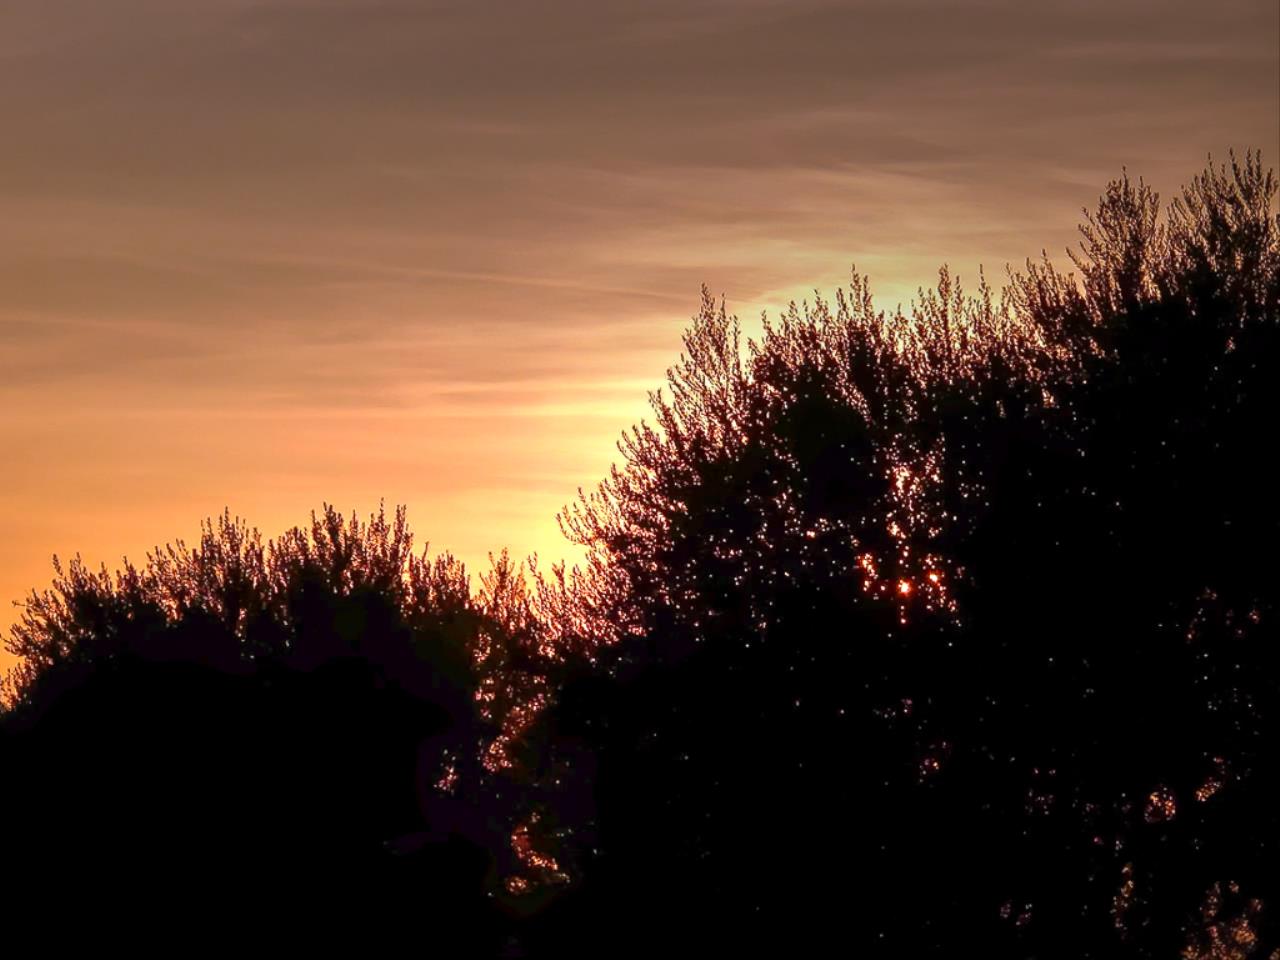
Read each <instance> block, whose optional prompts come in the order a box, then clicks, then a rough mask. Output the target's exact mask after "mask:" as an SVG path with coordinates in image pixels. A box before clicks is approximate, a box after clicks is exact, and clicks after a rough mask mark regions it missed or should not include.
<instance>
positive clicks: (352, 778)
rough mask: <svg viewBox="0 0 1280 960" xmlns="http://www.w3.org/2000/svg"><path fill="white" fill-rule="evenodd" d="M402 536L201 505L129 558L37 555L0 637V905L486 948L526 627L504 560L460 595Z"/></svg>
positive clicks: (522, 685)
mask: <svg viewBox="0 0 1280 960" xmlns="http://www.w3.org/2000/svg"><path fill="white" fill-rule="evenodd" d="M411 547H412V538H411V536H410V534H409V532H408V528H407V524H406V521H405V515H404V511H403V510H402V509H401V510H398V511H397V512H396V514H395V516H394V517H393V518H392V517H388V516H386V515H385V514H384V513H383V512H382V511H379V512H378V513H377V514H376V515H374V516H373V517H372V518H371V520H370V521H369V522H368V523H366V524H362V523H360V522H359V520H358V519H357V518H355V517H354V516H353V517H351V518H349V519H348V518H344V517H343V516H342V515H341V514H339V513H337V512H336V511H335V510H333V508H331V507H326V508H325V509H324V511H323V513H322V514H320V515H319V516H315V515H313V517H312V523H311V525H310V527H309V528H307V529H300V528H295V529H293V530H290V531H288V532H287V533H286V534H284V535H283V536H282V537H280V538H279V539H277V540H275V541H271V542H268V543H264V542H263V541H262V538H261V537H260V535H259V534H258V533H257V531H255V530H250V529H249V528H247V527H246V525H245V524H244V523H243V522H241V521H239V520H235V519H232V518H231V517H230V516H229V515H223V516H222V517H220V518H218V519H217V520H216V521H211V522H208V523H206V525H205V527H204V530H203V535H202V537H201V540H200V543H199V544H198V545H197V546H196V547H194V548H191V549H187V548H186V547H185V546H184V545H183V544H181V543H179V544H177V545H174V546H170V547H167V548H165V549H163V550H157V551H156V552H155V553H154V554H152V555H150V556H149V557H148V560H147V563H146V564H145V565H143V566H142V567H135V566H133V565H131V564H126V565H125V567H124V568H123V569H122V570H121V571H119V572H118V573H116V574H115V575H110V574H108V573H107V572H106V570H105V569H104V570H102V571H100V572H96V573H95V572H93V571H91V570H89V569H87V568H86V567H85V566H84V564H83V563H81V562H80V561H79V560H78V559H77V560H75V561H73V562H72V563H71V564H70V565H68V566H67V567H65V568H64V567H62V566H58V569H57V573H58V578H57V580H56V581H55V583H54V585H53V588H52V589H51V590H49V591H45V592H43V593H39V594H33V595H32V596H31V597H30V599H29V600H28V602H27V604H26V606H25V609H24V612H23V616H22V620H21V622H20V623H19V624H18V626H17V627H16V628H15V629H14V631H13V634H12V636H11V638H10V649H11V651H12V652H14V653H16V654H19V655H20V656H21V657H23V661H22V662H23V666H22V668H21V672H20V674H19V675H18V676H17V677H16V683H15V684H14V689H13V697H12V700H13V702H12V703H11V704H10V708H9V709H8V711H7V712H6V713H5V714H4V715H3V718H2V723H0V768H3V770H4V773H5V777H4V789H3V791H0V822H2V823H4V825H5V826H4V860H3V868H4V871H5V888H6V889H7V890H9V891H10V895H9V897H8V902H7V904H6V905H7V906H8V907H10V908H11V909H12V912H11V913H10V915H11V916H20V915H26V916H27V917H28V918H30V917H31V916H33V912H34V911H36V910H47V909H53V910H56V911H57V912H59V913H61V914H65V915H74V916H76V917H77V918H78V920H77V922H81V923H89V922H91V920H92V921H96V922H97V923H100V924H104V925H105V926H104V927H102V928H100V929H99V932H103V931H105V930H108V929H114V930H118V931H120V932H122V933H127V934H128V936H129V938H130V940H133V939H135V938H138V937H142V938H144V939H145V938H148V937H150V938H155V940H156V941H159V940H160V939H161V938H162V937H164V936H168V935H180V936H189V935H191V933H192V932H193V931H197V930H202V929H207V928H208V927H209V926H210V925H214V926H217V927H219V928H221V929H222V930H223V931H224V932H234V933H236V934H237V935H250V934H252V935H254V936H255V937H256V936H257V935H258V933H259V932H261V933H262V934H263V935H273V934H274V935H281V934H285V935H288V936H289V937H290V938H291V939H294V940H295V941H296V940H297V939H298V938H299V937H307V938H310V937H314V938H320V937H324V938H326V939H327V938H331V937H335V936H340V935H353V936H359V937H360V938H361V939H362V940H368V939H369V938H379V937H384V936H385V937H387V938H391V937H393V936H395V937H404V936H413V937H422V938H428V937H429V938H430V940H431V941H432V942H433V943H435V944H448V943H455V942H457V943H464V944H466V946H467V948H468V949H476V950H480V951H481V952H485V951H486V950H487V949H493V950H496V949H497V945H498V943H499V942H500V940H501V938H502V936H503V935H504V934H503V931H504V930H505V929H506V926H507V924H506V921H505V919H504V916H505V915H504V913H503V912H501V911H499V910H498V909H497V906H496V904H498V903H500V902H501V900H502V898H503V897H505V896H506V894H505V889H504V888H503V886H502V881H503V880H504V879H507V878H512V877H519V876H521V875H522V874H524V873H528V872H529V871H530V870H531V869H535V868H536V867H537V864H534V865H533V866H532V867H531V866H530V864H528V863H526V862H525V861H526V860H527V859H528V856H529V851H528V849H527V848H528V843H527V842H526V843H525V846H524V847H521V846H519V845H518V844H517V843H516V842H515V840H514V838H515V837H516V835H517V834H518V832H519V831H520V830H521V827H522V823H523V822H524V820H526V819H527V817H528V815H529V812H530V810H531V809H532V804H533V802H534V799H533V798H534V793H535V792H536V784H535V783H533V781H532V780H531V779H529V778H527V777H526V778H525V780H524V781H521V780H520V779H519V778H518V777H517V776H516V774H517V773H518V772H519V771H518V770H517V768H516V765H515V764H514V763H510V762H508V763H506V764H503V765H495V764H492V763H486V762H485V758H486V757H487V756H488V755H489V754H490V753H491V752H492V750H493V745H494V744H495V743H497V742H503V743H506V744H508V746H509V745H510V743H512V742H513V741H515V740H517V739H518V737H519V733H520V726H519V723H517V722H516V721H515V718H516V717H517V714H518V711H519V710H521V709H527V705H524V704H522V703H521V702H520V698H519V694H520V693H521V692H522V691H524V690H525V689H526V688H528V687H529V686H530V685H535V686H536V684H537V683H538V682H540V681H539V680H538V679H537V678H536V676H535V674H536V671H537V657H536V644H534V643H533V641H532V640H531V636H530V635H531V633H536V630H534V628H533V626H532V625H531V621H530V620H529V618H528V617H527V616H526V617H524V618H523V619H521V617H520V616H518V607H519V597H518V592H519V589H520V583H521V582H522V581H521V578H520V575H519V572H518V571H513V569H512V566H511V564H510V562H509V561H508V560H507V559H506V557H505V556H504V557H503V558H502V559H501V560H500V561H499V562H498V564H497V566H496V567H495V572H494V573H493V574H492V575H491V576H490V577H489V578H487V579H486V583H485V588H484V589H482V590H481V591H479V592H478V593H477V595H475V596H473V595H472V592H471V589H470V584H469V580H468V577H467V575H466V572H465V571H464V569H463V567H462V565H461V564H459V563H458V562H457V561H455V560H454V559H453V558H452V557H450V556H449V555H447V554H445V555H442V556H438V557H435V558H431V557H429V556H428V555H427V554H425V553H423V554H422V555H421V556H418V555H415V554H413V553H412V549H411ZM499 580H501V581H502V582H501V584H499V583H498V582H497V581H499ZM531 647H532V648H533V649H532V650H530V649H529V648H531ZM522 651H523V659H520V660H519V667H520V671H522V672H520V673H519V677H518V678H517V679H512V678H513V676H515V675H516V671H515V669H514V667H513V664H514V663H515V661H516V660H517V654H518V653H521V652H522ZM499 688H501V689H503V690H508V689H510V690H514V691H515V692H514V693H512V694H510V695H508V696H507V697H506V698H505V699H503V700H501V701H500V702H494V701H493V700H492V699H487V698H486V696H484V694H485V692H486V691H491V690H494V689H499ZM525 832H527V828H525ZM18 905H25V906H26V907H27V909H28V911H32V912H31V913H24V912H23V911H19V910H18V909H17V907H18ZM299 917H303V918H305V921H304V923H303V925H302V926H298V918H299Z"/></svg>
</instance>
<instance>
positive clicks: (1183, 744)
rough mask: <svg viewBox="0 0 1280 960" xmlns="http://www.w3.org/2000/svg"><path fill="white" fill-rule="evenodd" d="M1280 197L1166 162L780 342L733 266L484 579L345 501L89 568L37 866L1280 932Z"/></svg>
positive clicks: (1248, 170)
mask: <svg viewBox="0 0 1280 960" xmlns="http://www.w3.org/2000/svg"><path fill="white" fill-rule="evenodd" d="M1275 190H1276V184H1275V180H1274V178H1273V176H1272V175H1271V173H1270V172H1268V171H1266V170H1265V169H1264V167H1263V165H1262V161H1261V158H1260V157H1259V156H1256V155H1252V154H1251V155H1248V156H1246V157H1244V158H1243V159H1239V158H1236V157H1234V156H1232V158H1231V159H1230V162H1229V163H1228V164H1226V165H1214V164H1212V163H1211V164H1210V166H1209V167H1208V168H1207V169H1206V170H1205V171H1204V172H1203V173H1202V174H1200V175H1199V176H1197V177H1196V178H1195V179H1193V180H1192V181H1191V182H1190V184H1189V185H1188V186H1186V187H1185V188H1184V189H1183V190H1182V191H1181V193H1180V194H1179V195H1178V196H1176V197H1175V198H1174V199H1173V200H1172V201H1171V202H1170V203H1168V204H1167V205H1165V206H1163V207H1162V205H1161V203H1160V200H1159V197H1158V196H1157V195H1156V194H1155V192H1154V191H1153V190H1151V189H1150V188H1149V187H1148V186H1147V185H1146V184H1145V183H1143V182H1142V181H1137V182H1134V181H1133V180H1131V179H1130V178H1129V177H1128V176H1127V175H1125V176H1123V177H1121V178H1120V179H1119V180H1117V181H1115V182H1113V183H1111V184H1109V185H1108V187H1107V188H1106V191H1105V192H1104V194H1103V195H1102V197H1101V198H1100V201H1099V204H1098V206H1097V208H1096V210H1094V211H1092V212H1090V213H1087V214H1086V220H1085V222H1084V224H1083V225H1082V227H1081V242H1080V244H1079V247H1078V249H1077V250H1075V251H1073V252H1072V257H1071V259H1072V266H1073V268H1074V269H1071V270H1063V269H1061V268H1059V267H1058V266H1056V265H1055V264H1054V263H1053V262H1051V261H1050V260H1049V259H1048V258H1043V259H1041V260H1039V261H1028V262H1027V263H1026V265H1025V267H1024V268H1023V269H1022V270H1021V271H1017V272H1011V273H1010V275H1009V277H1008V280H1007V283H1006V284H1005V286H1004V287H1003V289H1001V290H998V291H997V290H996V289H994V288H993V287H992V286H991V285H990V284H989V283H988V281H987V280H986V278H985V277H983V278H980V280H979V283H978V284H977V286H976V288H975V289H974V290H973V291H972V292H967V291H966V290H965V289H964V288H963V287H962V285H961V283H960V280H959V278H957V277H955V276H953V275H952V274H951V273H950V272H949V271H948V270H947V269H945V268H944V269H943V270H942V271H941V272H940V273H939V277H938V282H937V284H936V286H935V287H934V288H932V289H929V290H922V291H921V292H920V295H919V297H918V299H917V300H916V302H915V303H913V304H912V306H911V308H910V309H909V310H907V311H903V310H901V309H899V310H897V311H893V312H885V311H883V310H879V309H877V308H876V306H875V304H874V301H873V298H872V295H871V289H870V283H869V281H868V279H867V278H866V277H863V276H861V275H860V274H858V273H857V272H856V271H855V272H854V274H853V276H852V279H851V282H850V285H849V288H848V289H847V290H843V291H839V292H838V293H837V294H836V296H835V298H834V301H832V300H827V299H824V298H821V297H818V298H816V299H815V300H814V301H813V302H812V303H806V304H802V305H796V304H792V305H791V306H790V308H789V309H788V310H787V311H785V312H784V313H783V314H782V315H781V316H780V317H779V318H777V319H773V320H770V319H767V318H766V321H765V324H764V332H763V334H762V336H760V337H759V338H758V339H756V340H752V341H750V342H746V343H744V342H743V339H744V338H743V337H742V334H741V331H740V326H739V323H738V320H737V319H736V318H735V317H733V316H731V315H730V314H729V313H728V311H727V309H726V306H725V304H724V303H723V302H722V301H721V302H717V301H716V300H714V299H713V298H712V297H711V296H710V294H709V293H707V292H706V291H704V294H703V298H702V303H701V306H700V309H699V311H698V314H697V316H696V317H695V318H694V321H693V324H692V326H691V327H690V329H689V330H688V332H687V334H686V337H685V350H684V353H683V355H682V356H681V358H680V360H679V362H678V363H677V364H676V365H675V366H674V367H672V369H671V370H670V372H669V376H668V384H667V387H666V389H665V390H662V391H658V392H655V393H654V394H653V395H652V397H651V400H652V407H653V421H652V423H641V424H639V425H637V426H636V427H634V428H633V429H632V430H630V431H629V432H628V433H626V434H625V435H624V436H623V439H622V441H621V443H620V452H621V455H622V460H621V462H620V463H619V464H618V465H617V466H616V467H615V468H614V469H613V471H612V472H611V474H610V475H609V477H607V478H606V479H605V480H604V482H603V483H602V484H600V485H599V486H598V487H597V488H596V489H594V490H592V491H591V492H582V493H580V496H579V498H578V500H577V501H576V502H574V503H572V504H571V505H570V506H569V507H568V508H566V510H565V512H564V513H563V514H562V517H561V521H562V525H563V527H564V530H565V533H566V535H567V536H568V537H569V538H570V539H571V540H573V541H575V542H576V543H578V544H580V545H582V546H583V547H585V548H586V550H587V552H588V556H587V562H586V564H585V565H584V566H583V567H582V568H581V569H576V570H572V571H570V570H566V569H564V567H555V568H553V569H552V570H551V571H550V572H548V573H545V574H544V573H542V572H540V571H539V570H538V568H537V565H536V563H535V564H532V565H531V567H530V568H528V569H526V568H524V567H522V566H521V565H518V564H515V563H513V562H512V561H511V560H510V559H509V558H508V557H506V555H502V556H500V557H499V558H497V559H496V560H495V561H494V564H493V567H492V569H491V570H490V571H489V572H488V573H487V574H485V575H484V576H483V577H482V578H481V581H480V583H479V585H478V589H475V590H474V591H473V589H472V585H471V584H470V581H469V579H468V577H467V575H466V573H465V571H464V570H463V569H462V568H461V566H460V565H459V564H457V563H456V562H455V561H454V560H452V559H451V558H450V557H448V556H447V555H445V556H441V557H436V558H429V557H428V556H427V555H426V554H423V555H421V556H419V555H415V554H414V553H413V552H412V550H411V541H410V537H409V533H408V530H407V526H406V523H405V519H404V514H403V512H402V511H400V512H397V513H396V515H395V517H394V518H388V517H386V516H385V515H384V514H379V515H377V516H375V517H374V518H372V519H371V521H370V522H369V523H368V524H361V523H358V522H357V521H356V520H355V519H354V518H353V519H351V520H347V519H345V518H344V517H342V516H341V515H339V514H337V513H336V512H335V511H333V510H332V509H331V508H326V510H325V511H324V513H323V514H322V515H319V516H317V517H315V518H313V523H312V525H311V527H310V528H309V529H300V530H294V531H291V532H289V533H288V534H286V535H284V536H283V537H281V538H279V539H277V540H275V541H271V542H268V543H263V541H262V539H261V537H260V536H259V535H258V534H257V533H256V532H254V531H251V530H249V529H248V528H247V527H246V526H245V525H244V524H243V523H241V522H239V521H236V520H232V519H231V518H230V517H229V516H224V517H222V518H221V519H219V520H218V521H216V522H213V523H211V524H209V526H208V527H207V528H206V530H205V535H204V537H203V538H202V540H201V543H200V544H199V545H198V546H197V547H196V548H194V549H187V548H185V547H183V546H181V545H179V546H176V547H172V548H168V549H165V550H161V551H157V552H156V553H155V554H153V555H152V556H151V557H149V558H148V562H147V563H146V564H145V565H144V566H142V567H139V568H135V567H133V566H128V565H126V567H125V568H124V569H123V570H121V571H120V572H118V573H116V574H113V575H112V574H108V573H107V572H106V571H105V570H104V571H101V572H96V573H95V572H92V571H90V570H88V569H86V568H85V567H84V566H83V564H80V563H78V562H76V563H72V564H71V565H69V566H68V567H67V568H65V570H64V569H62V568H59V571H58V579H57V580H56V581H55V583H54V587H53V589H52V590H51V591H49V592H46V593H40V594H33V595H32V597H31V598H30V600H29V601H28V603H27V605H26V608H25V611H24V615H23V618H22V621H21V622H20V623H19V625H18V626H17V627H16V628H15V629H14V631H13V632H12V635H11V637H10V641H9V647H10V649H11V650H12V651H13V652H15V653H18V654H20V655H21V656H22V657H23V658H24V660H23V666H22V668H21V670H20V671H19V673H18V674H16V675H15V676H14V677H13V678H12V679H11V690H10V693H9V699H10V700H11V703H12V706H11V708H10V710H9V712H8V714H7V716H6V717H5V718H4V721H3V725H2V727H0V730H2V731H3V734H2V735H3V740H0V749H3V751H4V752H3V755H0V763H2V764H3V766H4V768H5V770H6V773H7V774H8V776H7V777H6V781H7V783H8V786H7V787H6V789H5V790H4V797H3V801H2V802H3V807H2V808H0V815H2V816H3V817H4V820H5V822H6V823H9V824H19V823H20V824H23V825H24V829H23V830H22V831H21V832H20V833H17V834H16V836H17V839H16V841H15V842H13V843H10V844H9V849H7V850H6V869H7V870H9V872H10V874H11V878H12V875H13V872H14V871H15V870H17V871H18V875H19V876H22V875H31V874H30V872H31V871H36V870H42V871H45V875H46V876H47V877H48V878H49V879H48V881H47V882H48V883H49V884H51V885H54V886H57V885H59V884H65V883H66V880H65V876H66V871H67V869H68V865H72V864H74V865H75V867H74V869H75V870H76V875H77V877H84V878H86V879H85V880H84V882H85V883H89V884H92V883H102V882H104V880H103V879H102V878H101V877H100V876H98V875H97V874H95V871H100V870H101V869H102V865H104V864H111V863H113V862H116V861H117V860H118V859H119V858H121V857H128V858H131V859H133V860H134V861H135V862H141V863H143V864H150V865H151V866H150V867H149V869H156V870H160V871H163V872H169V871H173V870H175V869H180V868H179V867H177V866H175V863H177V862H178V861H179V860H180V861H181V863H182V864H184V865H185V866H183V867H182V868H181V869H187V870H188V874H191V875H192V876H194V875H195V874H199V875H200V876H203V877H206V878H208V877H209V876H212V874H210V873H208V871H209V870H210V869H211V867H210V864H217V865H218V866H217V869H218V870H226V871H230V872H231V873H232V874H235V875H244V873H245V870H246V867H247V865H250V864H252V865H253V866H252V869H251V870H250V871H249V873H250V877H249V879H248V880H247V881H246V882H247V883H250V884H252V886H251V887H250V888H249V889H253V890H255V891H267V890H269V889H270V888H271V886H272V884H273V882H278V878H279V877H280V876H285V875H287V876H288V877H289V881H288V882H289V888H290V889H291V890H292V889H299V888H300V886H299V885H301V886H302V887H306V889H307V890H309V891H311V892H312V893H313V894H314V895H315V896H327V895H328V894H329V893H332V892H333V891H335V890H341V891H345V892H346V895H347V896H348V900H349V898H350V896H351V891H352V890H355V889H357V888H358V889H359V890H361V891H364V892H363V893H361V894H360V898H361V902H362V903H363V904H364V906H363V907H362V910H363V913H362V915H368V916H376V917H378V918H380V919H381V920H385V921H386V922H387V923H395V924H397V925H400V926H401V927H402V928H406V929H407V928H409V927H410V926H411V925H412V924H413V922H414V920H415V918H421V917H431V918H435V919H439V920H441V921H443V922H455V923H460V924H462V925H465V926H467V927H468V928H469V929H470V930H471V932H472V934H473V935H474V939H473V940H471V941H470V943H471V945H472V946H473V947H475V948H476V950H477V951H479V952H486V951H489V950H490V949H491V948H493V949H496V948H497V947H498V946H499V945H500V944H501V943H506V944H507V946H508V947H509V948H511V949H517V948H518V949H523V950H527V951H528V952H531V953H537V954H542V953H556V952H566V951H568V952H575V951H576V952H581V951H585V950H588V949H590V950H593V951H607V952H619V951H621V952H640V951H642V950H650V949H654V948H658V947H670V946H671V945H679V946H682V947H690V948H699V947H701V948H704V949H719V950H732V949H745V948H748V947H755V948H761V947H770V946H772V947H780V946H782V945H788V946H790V947H792V948H796V949H800V948H804V947H806V946H807V947H809V948H814V949H816V948H818V947H819V946H823V947H828V948H829V946H830V945H831V944H833V943H834V944H837V945H840V944H843V945H846V946H847V948H848V951H849V952H851V953H853V954H855V955H863V954H866V955H871V956H924V955H951V954H953V953H955V952H957V951H958V950H961V949H964V948H969V947H975V946H976V947H979V948H980V949H981V950H982V952H983V953H984V955H988V956H1010V957H1014V956H1017V957H1032V956H1035V957H1051V956H1062V957H1086V956H1094V957H1115V956H1132V957H1168V956H1178V955H1181V956H1184V957H1187V958H1192V960H1196V958H1231V957H1245V956H1253V955H1259V956H1268V955H1270V954H1269V952H1267V951H1271V950H1273V949H1280V940H1278V932H1280V920H1278V919H1277V918H1280V884H1278V883H1277V879H1276V878H1277V872H1276V867H1275V864H1276V862H1277V853H1278V852H1280V851H1278V849H1277V848H1278V846H1280V790H1278V789H1277V787H1276V784H1280V771H1277V769H1276V764H1277V760H1276V757H1277V755H1278V748H1280V727H1278V721H1277V712H1278V710H1280V663H1278V661H1277V657H1278V654H1277V649H1278V647H1277V641H1278V640H1280V637H1278V636H1277V627H1276V622H1277V621H1276V616H1277V612H1278V611H1277V592H1276V585H1275V574H1276V564H1275V561H1274V556H1273V554H1274V550H1275V547H1274V543H1275V539H1276V535H1277V534H1278V533H1280V504H1278V502H1277V500H1276V497H1275V492H1274V491H1275V482H1274V479H1273V477H1274V474H1273V469H1272V466H1271V463H1272V460H1273V456H1272V450H1271V447H1272V444H1273V437H1274V427H1273V424H1272V420H1273V418H1274V416H1275V414H1276V411H1277V410H1280V393H1278V391H1280V342H1278V340H1277V338H1278V337H1280V220H1278V219H1277V216H1276V214H1275V213H1274V211H1273V202H1274V197H1275ZM527 574H528V575H527ZM106 784H111V785H112V786H111V787H110V788H108V787H105V786H104V785H106ZM87 796H92V797H93V798H94V799H93V801H92V802H91V803H86V797H87ZM175 836H182V837H184V841H183V844H179V845H175V843H174V841H173V838H174V837H175ZM139 838H143V840H142V841H139ZM184 844H185V845H184ZM50 851H53V853H52V854H51V853H50ZM139 851H141V852H139ZM177 851H183V852H181V853H178V852H177ZM15 865H16V866H15ZM300 865H305V867H303V866H300ZM60 876H61V877H62V878H63V879H61V880H60V879H59V877H60ZM88 878H95V879H92V880H90V879H88ZM357 878H358V879H357ZM76 882H77V883H79V882H81V881H80V880H77V881H76ZM191 882H192V883H195V882H196V881H195V880H194V879H193V880H192V881H191ZM151 893H152V895H154V894H155V890H154V889H153V890H152V891H151ZM366 894H367V896H366ZM210 896H211V897H212V898H213V901H216V900H217V894H216V892H214V893H211V894H210ZM313 902H319V901H313ZM165 903H166V906H167V907H168V908H173V907H174V906H175V904H174V902H173V899H172V897H170V898H169V899H168V900H166V901H165ZM454 929H456V927H455V928H454ZM463 940H464V942H465V937H463Z"/></svg>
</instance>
